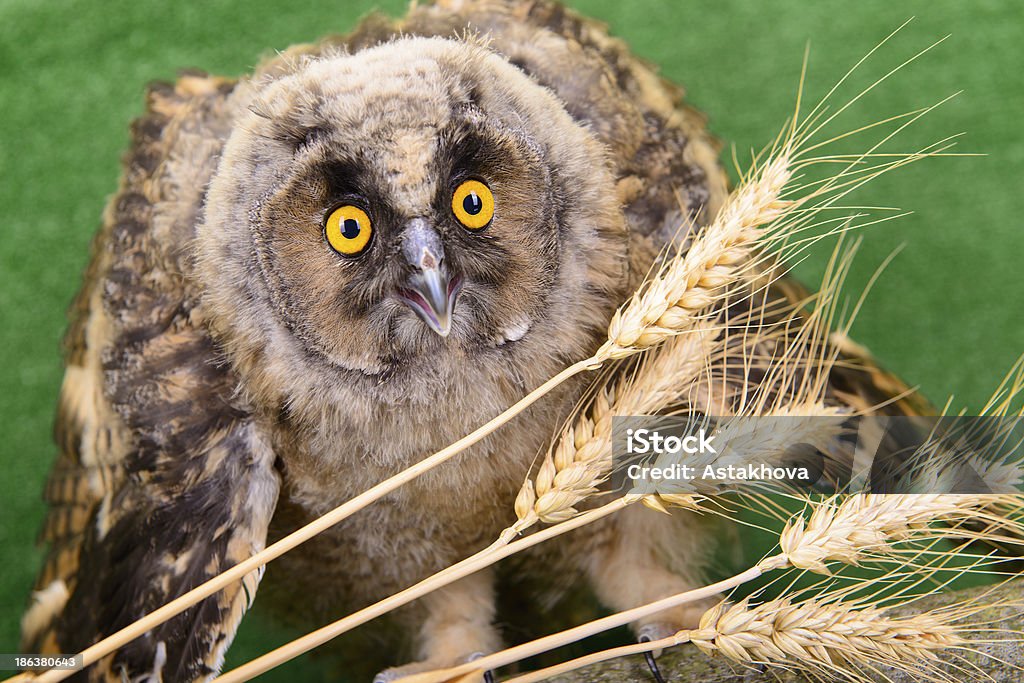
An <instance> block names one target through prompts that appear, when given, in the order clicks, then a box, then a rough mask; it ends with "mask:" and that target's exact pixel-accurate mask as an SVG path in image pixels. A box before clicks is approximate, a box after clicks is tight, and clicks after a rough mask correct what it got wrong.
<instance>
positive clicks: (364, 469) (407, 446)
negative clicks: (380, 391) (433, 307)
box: [276, 375, 577, 561]
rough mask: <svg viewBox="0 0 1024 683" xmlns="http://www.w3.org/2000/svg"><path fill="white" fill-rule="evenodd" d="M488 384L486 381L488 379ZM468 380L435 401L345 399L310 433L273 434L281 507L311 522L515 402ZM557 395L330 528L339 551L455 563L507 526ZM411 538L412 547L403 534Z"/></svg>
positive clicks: (557, 415) (562, 395)
mask: <svg viewBox="0 0 1024 683" xmlns="http://www.w3.org/2000/svg"><path fill="white" fill-rule="evenodd" d="M491 376H492V377H493V375H491ZM520 391H521V389H514V388H508V387H504V386H502V385H500V384H498V383H495V382H493V381H488V380H487V378H485V377H483V376H481V377H470V378H467V381H466V383H465V384H460V385H459V386H457V387H451V388H450V389H449V391H448V392H447V393H446V394H441V395H438V396H437V397H436V398H435V400H428V401H410V402H408V403H405V404H403V403H401V402H397V403H390V404H388V405H383V404H377V405H375V404H374V403H373V402H372V401H369V400H367V398H368V397H366V396H359V395H358V394H357V393H355V392H353V395H352V396H351V397H350V399H351V400H350V401H347V402H346V401H339V402H338V403H337V405H338V407H337V408H336V409H331V410H324V411H322V413H321V419H320V420H319V422H318V423H315V424H313V425H309V424H308V423H307V424H306V425H305V426H303V427H299V426H297V425H295V424H290V423H287V422H285V423H283V424H281V425H279V426H278V438H277V439H276V441H277V442H278V444H281V446H280V447H279V449H278V452H279V454H280V456H281V459H282V462H283V463H284V472H285V482H284V487H283V491H282V496H283V504H284V505H286V506H288V507H289V508H291V509H292V513H291V514H293V515H296V514H297V516H299V517H302V518H305V519H312V518H313V517H315V516H316V515H318V514H322V513H323V512H326V511H327V510H329V509H331V508H333V507H335V506H337V505H339V504H341V503H343V502H345V501H347V500H350V499H351V498H353V497H355V496H357V495H358V494H360V493H362V492H363V491H365V490H366V489H368V488H370V487H371V486H373V485H375V484H377V483H379V482H381V481H384V480H385V479H387V478H388V477H390V476H392V475H394V474H396V473H398V472H400V471H401V470H403V469H405V468H407V467H409V466H410V465H413V464H415V463H416V462H419V461H420V460H422V459H423V458H425V457H427V456H429V455H430V454H432V453H434V452H436V451H438V450H440V449H442V448H444V447H445V446H447V445H449V444H450V443H452V442H453V441H455V440H457V439H459V438H460V437H462V436H464V435H465V434H467V433H469V432H471V431H473V430H474V429H475V428H477V427H479V426H480V425H482V424H484V423H485V422H487V421H488V420H489V419H490V418H492V417H494V416H495V415H497V414H499V413H500V412H501V411H502V410H504V408H506V407H507V406H508V405H511V404H512V403H514V402H515V400H517V399H518V398H519V396H520V395H521V393H520ZM576 392H577V388H576V387H572V386H569V387H565V389H564V390H562V391H561V392H557V394H556V395H554V396H550V397H548V398H547V399H545V401H544V402H543V403H542V404H541V405H539V406H537V407H536V408H534V409H531V410H528V411H527V412H526V413H525V414H523V415H521V416H519V417H518V418H517V419H515V420H514V421H512V422H510V423H509V424H507V425H505V426H504V427H502V428H501V429H500V430H498V431H497V432H496V433H495V434H492V435H491V436H490V437H488V438H486V439H484V440H482V441H481V442H479V443H478V444H475V445H474V446H472V447H470V448H469V449H467V450H466V451H464V452H462V453H460V454H458V455H457V456H455V457H454V458H453V459H451V460H449V461H448V462H446V463H444V464H442V465H441V466H439V467H437V468H436V469H434V470H432V471H430V472H428V473H426V474H424V475H422V476H420V477H419V478H417V479H416V480H414V481H412V482H410V483H409V484H407V485H405V486H403V487H401V488H400V489H399V490H397V491H395V492H393V493H391V494H389V495H388V496H387V497H385V498H384V499H383V500H380V501H378V502H376V503H374V504H373V505H371V506H370V507H369V508H367V509H365V510H363V511H361V512H360V513H358V514H357V515H355V516H353V517H352V518H350V519H349V520H347V521H346V522H345V523H343V524H342V525H339V526H338V527H335V528H334V529H333V530H332V532H331V533H330V537H332V538H333V544H334V545H335V546H337V547H344V546H348V547H350V549H351V550H352V551H353V552H359V553H362V554H366V553H370V554H372V555H381V554H384V555H387V554H391V553H407V552H409V550H410V544H414V545H415V544H422V545H423V546H424V550H423V552H429V553H430V554H437V553H438V552H440V554H441V555H444V556H446V557H445V560H446V561H450V559H451V558H450V557H448V556H449V555H451V554H454V555H463V554H465V553H467V552H471V551H472V550H474V549H476V548H477V547H478V546H481V545H485V544H486V543H487V542H489V541H491V540H493V537H494V535H496V534H497V533H498V532H500V530H501V529H503V528H504V527H506V526H508V525H509V524H510V523H512V522H513V521H514V519H515V516H514V512H513V502H514V500H515V496H516V493H517V492H518V490H519V488H520V486H521V485H522V483H523V480H524V479H525V477H526V476H527V474H528V472H529V470H530V467H531V464H532V463H533V462H534V461H535V460H536V458H537V456H538V455H539V454H540V453H542V452H543V451H544V450H545V449H546V448H547V447H548V445H549V443H550V439H551V437H552V435H553V434H554V433H556V432H557V431H558V428H559V427H560V425H561V424H562V421H563V420H564V419H565V416H566V415H567V413H568V411H569V409H570V408H571V406H572V405H573V400H572V399H573V398H574V396H575V394H576ZM410 529H415V530H416V534H415V535H414V538H408V533H407V532H408V530H410Z"/></svg>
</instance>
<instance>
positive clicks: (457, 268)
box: [197, 38, 628, 389]
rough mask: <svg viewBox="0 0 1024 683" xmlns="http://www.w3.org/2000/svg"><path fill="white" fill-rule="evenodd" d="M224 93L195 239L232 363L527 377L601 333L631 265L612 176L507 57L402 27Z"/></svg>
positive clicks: (298, 372)
mask: <svg viewBox="0 0 1024 683" xmlns="http://www.w3.org/2000/svg"><path fill="white" fill-rule="evenodd" d="M232 98H233V102H232V104H231V106H233V107H235V109H236V110H237V111H236V112H235V114H234V117H233V125H232V127H231V130H230V132H229V134H228V137H227V141H226V143H225V145H224V149H223V152H222V155H221V159H220V162H219V167H218V169H217V171H216V173H215V175H214V177H213V180H212V182H211V185H210V189H209V192H208V199H207V204H206V208H205V214H204V219H203V221H202V223H201V225H200V226H199V228H198V238H197V253H198V263H199V268H198V272H199V276H200V277H201V278H202V280H203V282H202V283H201V284H202V288H203V291H204V292H205V293H206V308H207V310H208V311H209V312H210V315H211V316H212V317H213V319H214V323H215V328H216V329H218V330H220V335H221V337H222V338H223V341H224V345H225V347H226V348H227V349H228V351H229V353H230V354H232V355H233V356H234V357H235V360H236V363H238V364H239V365H240V366H241V368H242V369H243V371H245V370H246V369H247V368H248V369H249V370H251V371H252V372H253V373H256V374H262V375H264V376H267V377H269V376H272V383H273V384H274V385H275V386H287V385H288V384H289V383H291V384H292V385H295V384H296V383H300V382H303V381H311V380H309V378H310V377H324V376H325V375H331V374H337V373H341V374H342V375H345V377H346V378H347V379H348V380H350V381H351V380H354V379H355V380H358V378H360V377H361V378H364V379H366V380H368V381H369V382H370V383H371V384H372V385H373V386H380V385H381V384H384V383H386V382H387V381H389V380H391V379H393V378H398V377H401V376H403V375H404V376H406V377H407V378H413V377H415V378H417V381H419V382H420V383H421V384H423V383H426V384H430V379H429V378H434V384H435V385H438V386H440V385H443V384H444V383H445V381H446V380H445V378H446V377H449V376H450V375H451V373H452V372H465V369H466V368H467V367H468V368H475V367H479V368H484V367H488V366H489V367H490V368H491V370H490V371H491V372H493V368H494V364H495V363H497V364H504V365H506V366H509V367H512V368H513V369H514V370H515V371H516V372H517V373H519V375H518V376H521V377H522V378H523V382H524V383H526V384H529V383H532V382H533V380H532V379H531V378H532V377H534V376H536V377H541V376H542V375H548V374H550V373H551V372H552V371H554V370H557V369H558V368H559V367H561V366H562V365H564V364H565V363H566V362H567V361H570V360H575V359H578V358H580V357H583V356H585V355H586V353H587V352H588V351H589V349H590V348H591V347H592V346H593V344H594V343H595V340H596V335H597V334H599V333H600V332H601V331H602V330H603V329H604V327H605V325H606V324H607V321H608V318H609V316H610V314H611V312H612V310H613V308H614V304H615V302H617V301H618V300H620V297H621V294H622V288H623V286H624V282H625V277H626V263H627V261H628V259H627V243H626V230H625V226H624V219H623V216H622V212H621V209H620V207H619V204H618V201H617V199H616V192H615V183H614V179H613V176H612V173H611V171H610V170H609V168H608V165H609V164H608V161H607V159H606V157H605V153H604V150H603V148H602V146H601V145H600V144H599V143H598V142H597V141H596V139H595V138H594V137H593V135H592V134H591V133H590V132H588V131H587V130H586V129H585V127H583V126H581V125H579V124H578V123H577V122H576V121H574V120H573V119H572V118H571V117H570V116H569V114H568V113H567V112H566V111H565V108H564V107H563V106H562V104H561V103H560V102H559V100H558V99H557V98H556V97H555V96H554V95H553V94H552V93H551V92H550V91H548V90H547V89H545V88H543V87H542V86H540V85H538V84H537V83H535V82H534V81H532V80H531V79H530V78H529V77H528V76H527V75H525V74H524V73H523V72H522V71H520V70H519V69H517V68H516V67H514V66H513V65H511V64H509V63H508V62H507V61H506V60H504V59H503V58H502V57H501V56H499V55H497V54H495V53H493V52H492V51H490V50H488V49H486V47H484V46H481V45H479V44H473V43H467V42H462V41H456V40H446V39H429V38H410V39H399V40H395V41H394V42H390V43H386V44H382V45H379V46H377V47H374V48H370V49H366V50H363V51H360V52H358V53H355V54H325V55H320V56H316V57H304V58H302V59H298V60H293V61H291V62H289V63H288V64H287V68H278V69H276V70H275V71H274V72H273V73H272V74H271V75H264V76H263V77H258V78H255V79H253V80H252V81H251V82H248V83H244V84H242V85H241V86H239V88H238V89H236V92H235V94H234V95H233V96H232ZM299 378H304V379H299ZM307 389H308V387H307Z"/></svg>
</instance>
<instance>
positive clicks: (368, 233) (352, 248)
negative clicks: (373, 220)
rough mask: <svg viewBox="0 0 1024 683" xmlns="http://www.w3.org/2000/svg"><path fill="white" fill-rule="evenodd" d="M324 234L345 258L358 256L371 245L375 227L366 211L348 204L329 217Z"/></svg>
mask: <svg viewBox="0 0 1024 683" xmlns="http://www.w3.org/2000/svg"><path fill="white" fill-rule="evenodd" d="M324 233H325V234H326V236H327V243H328V244H330V245H331V248H332V249H334V251H336V252H338V253H339V254H341V255H343V256H356V255H358V254H360V253H362V251H363V250H364V249H366V245H368V244H369V243H370V237H372V236H373V227H372V226H371V225H370V217H369V216H367V215H366V212H365V211H363V210H362V209H360V208H359V207H356V206H352V205H351V204H346V205H345V206H339V207H338V208H337V209H335V210H334V211H332V212H331V215H330V216H328V217H327V223H326V224H325V225H324Z"/></svg>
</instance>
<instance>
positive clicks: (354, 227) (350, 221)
mask: <svg viewBox="0 0 1024 683" xmlns="http://www.w3.org/2000/svg"><path fill="white" fill-rule="evenodd" d="M341 234H342V236H343V237H344V238H345V239H347V240H351V239H355V238H356V236H357V235H358V234H359V221H357V220H356V219H355V218H346V219H345V222H344V223H342V224H341Z"/></svg>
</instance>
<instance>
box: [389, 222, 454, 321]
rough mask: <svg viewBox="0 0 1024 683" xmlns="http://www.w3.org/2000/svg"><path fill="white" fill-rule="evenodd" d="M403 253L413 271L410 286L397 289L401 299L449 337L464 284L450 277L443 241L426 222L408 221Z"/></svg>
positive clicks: (408, 283) (424, 319) (409, 281)
mask: <svg viewBox="0 0 1024 683" xmlns="http://www.w3.org/2000/svg"><path fill="white" fill-rule="evenodd" d="M402 253H403V255H404V256H405V259H406V261H407V262H408V264H409V267H410V268H411V271H412V272H411V274H410V275H409V278H408V280H406V283H407V286H406V287H401V288H399V289H398V292H397V296H398V299H399V300H400V301H402V302H403V303H404V304H406V305H407V306H409V308H411V309H412V310H413V311H415V312H416V314H417V315H418V316H419V317H420V319H421V320H423V322H425V323H426V324H427V326H428V327H430V329H432V330H433V331H434V332H437V333H438V334H439V335H441V336H442V337H447V336H448V332H449V331H451V323H452V313H453V311H454V310H455V299H456V298H457V297H458V296H459V291H460V290H461V289H462V281H461V279H460V278H458V277H455V278H453V277H451V276H450V275H449V273H448V268H447V265H446V264H445V262H444V247H443V246H442V245H441V238H440V236H439V235H438V234H437V232H436V231H435V230H434V228H433V227H432V226H431V225H430V224H429V223H428V222H427V221H426V219H423V218H414V219H412V220H411V221H409V224H408V225H407V226H406V229H405V234H404V237H403V239H402Z"/></svg>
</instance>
